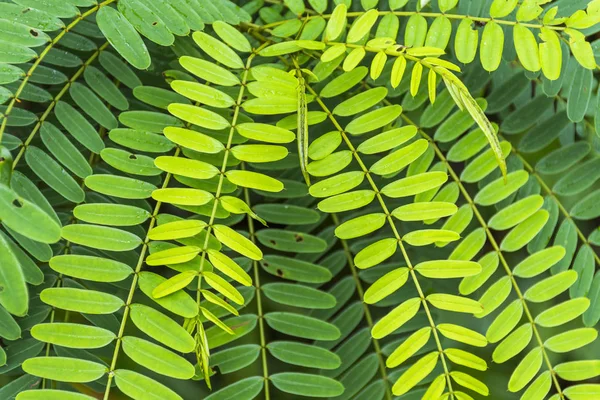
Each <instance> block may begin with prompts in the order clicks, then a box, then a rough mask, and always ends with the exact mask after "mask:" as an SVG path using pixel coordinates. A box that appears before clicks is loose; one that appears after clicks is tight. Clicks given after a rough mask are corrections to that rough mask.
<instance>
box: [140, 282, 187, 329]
mask: <svg viewBox="0 0 600 400" xmlns="http://www.w3.org/2000/svg"><path fill="white" fill-rule="evenodd" d="M164 281H166V279H165V278H163V277H162V276H160V275H157V274H155V273H152V272H148V271H143V272H141V273H140V274H139V285H140V289H142V292H144V294H145V295H146V296H148V297H149V298H151V299H152V300H154V301H155V302H156V303H158V304H159V305H161V306H162V307H164V308H166V309H167V310H169V311H171V312H173V313H175V314H177V315H180V316H182V317H185V318H193V317H195V316H196V315H197V314H198V306H197V305H196V301H195V300H193V299H192V298H191V297H190V295H189V294H187V293H186V292H184V291H182V290H180V291H178V292H175V293H173V294H170V295H168V296H165V297H161V298H160V299H156V298H154V297H152V291H153V290H154V288H156V287H157V286H158V285H160V284H161V283H163V282H164Z"/></svg>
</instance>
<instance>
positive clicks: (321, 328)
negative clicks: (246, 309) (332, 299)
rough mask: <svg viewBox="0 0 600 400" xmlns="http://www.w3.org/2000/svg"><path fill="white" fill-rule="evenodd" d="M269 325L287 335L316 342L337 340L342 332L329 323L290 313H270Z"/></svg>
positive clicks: (267, 319) (268, 316) (267, 316)
mask: <svg viewBox="0 0 600 400" xmlns="http://www.w3.org/2000/svg"><path fill="white" fill-rule="evenodd" d="M265 320H266V321H267V324H269V326H270V327H271V328H273V329H275V330H276V331H278V332H281V333H284V334H286V335H290V336H295V337H300V338H304V339H314V340H336V339H338V338H339V337H340V330H339V329H338V328H337V327H336V326H335V325H333V324H330V323H329V322H325V321H321V320H319V319H316V318H313V317H308V316H305V315H300V314H295V313H290V312H270V313H267V314H266V315H265Z"/></svg>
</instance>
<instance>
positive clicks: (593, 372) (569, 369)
mask: <svg viewBox="0 0 600 400" xmlns="http://www.w3.org/2000/svg"><path fill="white" fill-rule="evenodd" d="M554 370H555V371H556V373H557V374H558V376H559V377H561V378H562V379H564V380H567V381H583V380H586V379H590V378H595V377H596V376H598V375H600V361H598V360H581V361H570V362H564V363H561V364H558V365H556V366H555V367H554Z"/></svg>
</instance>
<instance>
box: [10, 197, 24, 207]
mask: <svg viewBox="0 0 600 400" xmlns="http://www.w3.org/2000/svg"><path fill="white" fill-rule="evenodd" d="M12 205H13V206H15V207H17V208H21V207H23V203H21V202H20V201H19V199H14V200H13V202H12Z"/></svg>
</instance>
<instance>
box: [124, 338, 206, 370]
mask: <svg viewBox="0 0 600 400" xmlns="http://www.w3.org/2000/svg"><path fill="white" fill-rule="evenodd" d="M122 343H123V351H124V352H125V354H127V356H128V357H130V358H131V359H132V360H133V361H135V362H136V363H138V364H140V365H142V366H144V367H146V368H148V369H151V370H152V371H154V372H157V373H159V374H162V375H166V376H170V377H172V378H177V379H190V378H191V377H192V376H194V374H195V369H194V366H193V365H192V364H190V363H189V362H188V361H187V360H186V359H184V358H183V357H181V356H178V355H177V354H175V353H173V352H171V351H170V350H167V349H165V348H163V347H161V346H159V345H156V344H154V343H151V342H148V341H146V340H143V339H138V338H136V337H133V336H125V337H123V339H122Z"/></svg>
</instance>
